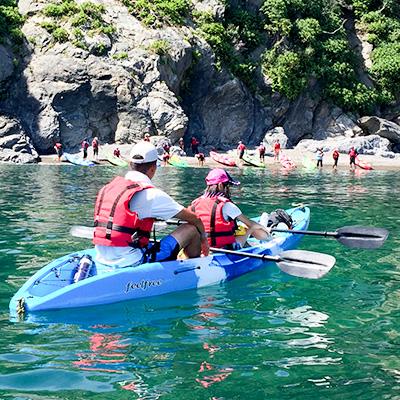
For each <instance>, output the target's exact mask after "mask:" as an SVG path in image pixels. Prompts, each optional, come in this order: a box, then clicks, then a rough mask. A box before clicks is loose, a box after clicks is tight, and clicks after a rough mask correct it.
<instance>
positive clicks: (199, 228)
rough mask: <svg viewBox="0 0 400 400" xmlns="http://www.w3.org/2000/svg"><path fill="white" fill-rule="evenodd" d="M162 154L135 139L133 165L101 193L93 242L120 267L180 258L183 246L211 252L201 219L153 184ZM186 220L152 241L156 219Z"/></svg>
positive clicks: (192, 253) (104, 258)
mask: <svg viewBox="0 0 400 400" xmlns="http://www.w3.org/2000/svg"><path fill="white" fill-rule="evenodd" d="M157 159H158V154H157V150H156V148H155V147H154V146H153V145H152V144H151V143H148V142H144V141H143V142H139V143H138V144H136V145H135V146H134V147H133V148H132V151H131V154H130V168H131V170H130V171H129V172H128V173H127V174H126V175H125V177H124V178H123V177H120V176H118V177H116V178H114V179H113V180H112V181H111V182H110V183H108V184H107V185H105V186H104V187H103V188H102V189H101V190H100V192H99V194H98V195H97V200H96V205H95V214H94V227H95V229H94V237H93V243H94V244H95V248H96V261H98V262H101V263H104V264H108V265H117V264H118V265H119V266H133V265H138V264H141V263H143V262H154V261H167V260H174V259H176V257H177V255H178V253H179V251H180V250H181V249H183V250H184V252H185V254H186V256H187V257H189V258H194V257H199V256H200V254H201V253H203V254H204V255H208V252H209V246H208V241H207V238H206V234H205V229H204V225H203V223H202V221H201V219H200V218H198V217H197V216H196V214H194V213H193V212H192V211H191V210H190V209H187V208H185V207H183V206H182V205H180V204H179V203H177V202H176V201H175V200H173V199H172V198H171V197H170V196H169V195H168V194H166V193H165V192H163V191H162V190H160V189H157V188H156V187H154V185H153V184H152V182H151V179H152V178H153V177H154V175H155V173H156V170H157ZM170 218H178V219H179V220H182V221H185V222H187V223H186V224H183V225H180V226H179V227H177V228H176V229H175V230H174V232H172V233H171V234H170V235H168V236H166V237H164V238H163V239H162V240H161V241H160V242H158V243H150V234H151V232H152V229H153V224H154V221H155V219H162V220H167V219H170Z"/></svg>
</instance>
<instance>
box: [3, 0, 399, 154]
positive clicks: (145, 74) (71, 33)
mask: <svg viewBox="0 0 400 400" xmlns="http://www.w3.org/2000/svg"><path fill="white" fill-rule="evenodd" d="M76 4H77V6H76V7H78V8H77V9H76V13H77V15H78V16H79V15H83V17H85V18H87V20H86V21H84V23H83V24H82V25H79V28H77V27H76V26H77V23H78V22H79V21H78V22H76V19H75V20H73V19H71V18H73V17H70V18H67V17H65V18H64V17H63V18H54V17H53V16H52V15H51V13H50V11H49V10H48V9H46V5H48V3H46V2H42V1H35V0H34V1H28V0H21V1H20V2H19V10H20V12H21V13H22V14H23V15H24V16H25V17H26V20H25V23H24V25H23V27H22V32H23V34H24V37H25V39H24V41H23V45H21V46H20V48H19V49H18V51H16V50H15V49H13V48H12V46H10V45H8V44H7V42H6V43H5V45H0V82H1V83H2V87H3V96H2V97H1V99H0V116H1V119H0V159H1V160H6V161H15V162H33V161H35V160H36V159H37V157H38V155H37V153H39V154H49V153H52V152H53V146H54V143H55V142H56V141H60V142H61V143H62V144H63V146H64V148H65V149H66V150H68V151H74V150H78V149H79V145H80V143H81V141H82V140H83V139H84V138H85V137H87V138H89V139H90V138H91V137H94V136H97V137H98V138H99V139H100V142H102V143H106V142H108V143H112V142H119V143H132V142H134V141H137V140H139V139H141V138H142V137H143V135H144V134H145V133H150V134H151V135H161V136H165V137H167V138H169V139H170V140H171V142H172V143H176V142H177V140H178V139H179V138H180V137H184V138H185V141H186V142H188V141H189V140H190V137H191V136H192V135H194V136H196V137H198V138H199V139H200V141H201V143H202V145H203V146H205V147H206V148H207V147H210V148H211V147H215V148H218V149H227V148H229V147H232V146H235V145H236V143H237V142H238V141H239V140H243V141H244V142H245V143H248V144H250V145H255V144H258V142H260V141H261V140H263V139H264V138H265V140H266V141H267V142H268V141H269V139H270V138H271V135H273V134H274V132H275V131H274V128H276V127H282V128H281V130H280V131H279V135H281V136H282V135H283V136H286V142H287V145H288V146H296V145H297V144H298V143H299V142H301V141H302V140H304V139H311V140H328V141H329V140H332V139H334V138H337V137H338V138H339V139H340V140H342V139H343V140H344V139H345V138H347V139H351V138H355V137H359V136H363V135H374V137H375V136H376V135H378V137H379V136H381V137H382V138H385V140H386V142H385V143H384V147H385V151H391V150H396V151H397V149H398V147H396V146H397V145H398V144H399V142H400V139H399V138H400V127H399V125H397V123H396V121H397V122H398V119H397V120H396V118H398V114H396V113H395V114H394V115H391V119H392V120H393V121H386V120H384V119H382V118H377V117H364V118H361V119H358V118H357V117H360V116H355V115H351V114H347V113H345V112H343V110H341V109H340V108H338V107H336V106H333V105H331V104H328V103H327V102H326V101H324V100H322V99H321V97H320V96H319V95H318V85H317V84H316V83H315V82H311V83H310V85H309V87H308V89H307V90H306V91H304V92H303V93H302V94H301V95H300V96H299V97H298V98H297V99H296V100H292V101H289V100H288V99H287V98H285V97H284V96H282V95H279V94H278V93H274V92H273V91H272V89H271V87H270V85H269V81H268V77H266V76H264V75H263V72H262V71H261V69H259V70H258V72H257V76H258V78H257V83H256V84H257V85H258V90H251V89H249V87H248V86H247V85H246V84H245V83H244V82H242V81H241V80H240V79H238V78H237V77H235V76H234V75H233V74H232V73H231V72H229V71H228V70H227V69H226V68H224V66H222V67H221V66H219V65H217V62H216V59H215V54H214V52H213V50H212V49H211V47H210V45H209V44H208V43H207V42H206V40H205V39H204V38H203V37H202V35H201V34H199V33H198V31H197V30H196V27H195V26H194V24H193V22H192V21H190V20H187V21H186V23H185V24H184V25H182V26H175V27H171V26H167V25H165V26H161V27H152V28H151V27H146V26H145V25H144V24H143V23H141V22H140V21H139V20H138V19H136V18H135V17H134V16H133V15H132V13H131V12H130V10H129V8H128V7H126V6H125V5H124V4H123V3H121V2H119V1H118V0H98V1H96V2H95V3H90V4H96V5H98V6H101V8H98V9H95V11H96V10H97V11H96V12H97V20H96V21H97V22H96V23H97V25H96V28H93V26H94V23H93V21H92V20H91V19H90V18H94V17H92V15H94V14H95V11H93V9H92V10H91V14H90V13H88V12H87V13H86V14H85V12H86V9H85V8H84V7H87V6H85V4H86V3H83V2H77V3H76ZM259 5H260V1H252V2H249V7H256V8H257V7H259ZM192 6H193V8H194V10H197V11H198V12H202V13H204V12H206V13H210V14H212V15H213V16H214V17H215V18H222V17H223V15H224V12H225V7H224V5H223V2H222V1H221V2H220V1H218V0H209V1H193V2H192ZM74 7H75V6H74ZM79 7H80V8H79ZM82 7H83V8H82ZM82 10H83V11H82ZM100 14H101V15H100ZM83 17H82V18H83ZM99 21H100V22H99ZM90 24H92V25H93V26H90ZM275 133H276V132H275ZM374 140H375V139H374ZM378 141H379V140H378ZM372 142H373V143H375V142H374V141H372ZM360 143H361V142H360ZM362 143H364V142H362ZM368 143H370V142H368ZM368 146H370V145H368ZM368 146H367V147H368ZM378 147H379V149H381V148H382V145H381V143H380V144H379V146H378ZM378 147H377V149H378Z"/></svg>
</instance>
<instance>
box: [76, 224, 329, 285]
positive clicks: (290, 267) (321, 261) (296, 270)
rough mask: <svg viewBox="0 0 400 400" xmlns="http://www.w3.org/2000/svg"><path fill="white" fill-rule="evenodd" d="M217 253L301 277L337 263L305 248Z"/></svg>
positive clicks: (81, 233)
mask: <svg viewBox="0 0 400 400" xmlns="http://www.w3.org/2000/svg"><path fill="white" fill-rule="evenodd" d="M93 232H94V228H92V227H90V226H80V225H74V226H72V227H71V229H70V234H71V235H72V236H75V237H79V238H84V239H93ZM210 250H211V251H213V252H215V253H224V254H231V255H236V256H240V257H249V258H259V259H261V260H264V261H272V262H275V263H276V264H277V265H278V267H279V269H280V270H281V271H283V272H286V273H287V274H289V275H293V276H297V277H300V278H309V279H319V278H322V277H323V276H324V275H325V274H327V273H328V272H329V271H330V269H331V268H332V267H333V266H334V265H335V262H336V260H335V257H333V256H330V255H328V254H324V253H316V252H314V251H305V250H288V251H284V252H282V253H280V254H279V255H278V256H271V255H268V254H254V253H248V252H246V251H234V250H226V249H217V248H214V247H210Z"/></svg>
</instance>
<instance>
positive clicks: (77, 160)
mask: <svg viewBox="0 0 400 400" xmlns="http://www.w3.org/2000/svg"><path fill="white" fill-rule="evenodd" d="M63 156H64V158H65V159H66V160H67V161H68V162H70V163H71V164H75V165H83V166H84V167H94V166H95V165H96V164H95V163H94V162H93V161H90V160H84V159H83V158H82V157H81V156H80V155H75V154H71V153H63Z"/></svg>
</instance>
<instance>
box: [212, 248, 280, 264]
mask: <svg viewBox="0 0 400 400" xmlns="http://www.w3.org/2000/svg"><path fill="white" fill-rule="evenodd" d="M210 250H211V251H212V252H214V253H224V254H232V255H235V256H241V257H249V258H259V259H261V260H265V261H273V262H279V261H281V260H282V258H281V257H279V256H270V255H268V254H253V253H247V252H244V251H235V250H227V249H220V248H217V247H210Z"/></svg>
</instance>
